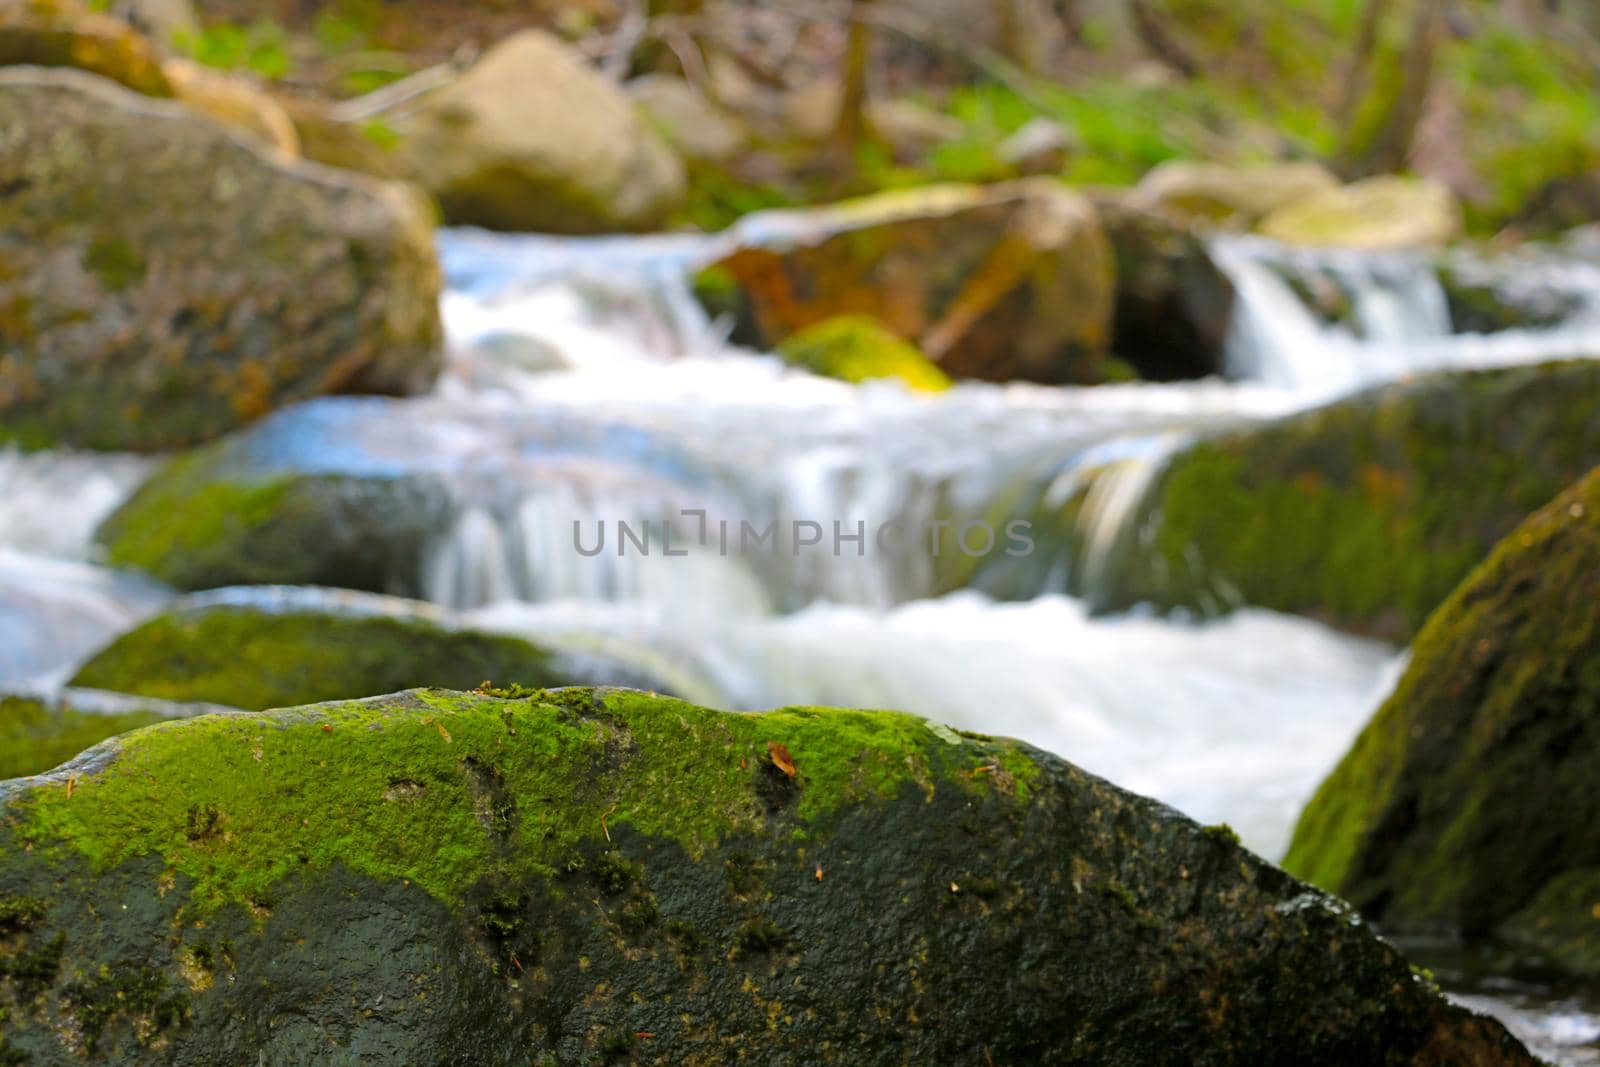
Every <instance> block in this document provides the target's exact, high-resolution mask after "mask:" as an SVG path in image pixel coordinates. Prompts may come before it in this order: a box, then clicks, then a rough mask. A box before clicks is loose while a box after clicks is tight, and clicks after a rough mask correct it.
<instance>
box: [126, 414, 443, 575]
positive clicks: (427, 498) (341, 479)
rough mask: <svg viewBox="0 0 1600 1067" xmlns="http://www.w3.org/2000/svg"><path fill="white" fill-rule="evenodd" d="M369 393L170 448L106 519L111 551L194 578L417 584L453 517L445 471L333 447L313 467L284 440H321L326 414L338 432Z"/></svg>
mask: <svg viewBox="0 0 1600 1067" xmlns="http://www.w3.org/2000/svg"><path fill="white" fill-rule="evenodd" d="M360 403H363V402H361V401H354V400H338V401H324V402H322V403H321V404H320V405H307V406H302V407H299V408H295V409H291V410H289V411H285V412H281V413H279V414H278V415H275V416H274V417H272V418H270V419H267V420H265V421H264V422H262V423H261V424H259V425H258V426H256V427H254V428H253V429H252V430H251V431H249V432H248V433H246V434H244V435H241V436H235V437H231V438H228V439H226V440H223V441H219V442H217V443H215V444H213V445H209V446H207V447H205V448H201V449H197V450H196V451H194V452H191V453H189V454H187V455H185V456H181V457H179V458H177V459H174V460H172V461H171V462H169V463H168V464H167V465H166V466H165V467H163V468H162V469H161V470H159V471H157V472H156V474H155V475H154V476H153V477H151V478H150V480H149V481H147V482H146V483H145V484H144V485H143V486H142V487H140V489H139V491H138V492H136V493H135V494H134V495H133V496H132V497H131V498H130V499H129V500H128V501H127V502H126V503H124V504H123V505H122V507H120V508H119V509H118V510H117V511H115V512H113V513H112V514H111V516H110V517H109V518H107V519H106V521H105V522H104V523H103V524H102V525H101V527H100V529H99V531H98V533H97V534H96V540H97V541H98V542H99V543H100V545H102V546H103V547H104V549H105V553H106V559H107V561H108V562H110V563H112V564H114V565H116V566H119V567H126V568H130V569H133V570H140V571H144V572H146V573H148V574H151V575H154V576H156V577H158V578H160V579H161V580H162V581H164V582H166V583H167V584H168V585H172V586H175V587H176V588H178V589H184V590H196V589H215V588H219V587H221V586H227V585H323V586H336V587H339V588H343V589H357V590H365V591H367V592H374V593H398V594H400V595H410V596H415V595H418V594H419V593H420V592H421V589H420V584H421V580H422V578H421V576H422V570H423V561H424V557H425V553H426V551H427V547H428V544H429V541H430V539H431V538H433V537H434V536H436V535H438V534H440V533H441V532H443V530H444V529H445V528H446V527H447V526H448V523H449V516H450V507H449V493H448V490H447V489H446V487H445V485H444V483H443V481H442V480H441V479H440V478H438V477H437V476H436V475H434V474H432V473H430V472H427V471H416V470H403V469H398V468H395V469H389V468H385V467H383V466H381V465H370V464H368V465H364V464H362V463H360V462H352V463H350V464H347V465H340V464H338V463H337V459H338V456H339V453H335V452H333V451H331V450H330V451H328V452H326V453H324V454H323V455H322V456H320V457H318V461H319V465H316V466H310V467H307V466H302V465H299V464H297V463H296V462H295V461H294V458H293V457H292V456H290V455H287V454H285V453H284V452H283V451H282V449H284V448H287V447H290V446H291V439H293V438H296V437H302V436H303V438H304V440H302V442H301V443H302V444H303V443H306V442H307V441H309V442H315V441H317V440H318V439H319V437H318V435H316V434H315V432H314V431H315V430H316V428H317V427H318V426H321V427H323V428H324V429H326V430H328V431H329V432H330V433H337V430H338V427H339V426H340V425H341V424H344V425H346V426H348V425H349V423H348V422H347V421H346V420H345V419H343V418H342V417H341V416H342V415H343V414H344V413H347V412H351V411H352V408H353V406H354V405H357V404H360ZM370 403H381V402H378V401H372V402H370ZM322 415H325V416H326V418H325V419H324V418H320V417H319V416H322ZM352 447H353V442H349V441H347V442H346V443H345V449H346V451H347V452H348V451H349V450H350V449H351V448H352Z"/></svg>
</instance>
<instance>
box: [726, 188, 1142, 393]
mask: <svg viewBox="0 0 1600 1067" xmlns="http://www.w3.org/2000/svg"><path fill="white" fill-rule="evenodd" d="M733 239H734V240H735V241H736V242H737V244H736V247H735V248H734V249H733V250H732V251H731V252H729V253H728V254H727V255H726V256H725V257H724V258H723V259H722V260H721V261H720V262H719V263H718V264H717V270H719V271H720V272H722V273H723V274H725V275H726V276H729V277H731V278H732V279H733V280H734V281H735V282H737V283H738V286H739V288H740V289H741V290H742V291H743V292H744V294H745V295H746V297H747V299H748V300H749V303H750V306H751V309H752V312H753V315H754V318H755V321H756V322H757V323H758V324H759V326H760V330H761V334H762V337H763V339H764V341H765V342H766V344H768V345H769V346H775V345H777V344H778V343H780V342H782V341H783V339H784V338H786V337H788V336H789V335H791V334H793V333H795V332H797V331H799V330H803V329H805V328H806V327H808V326H814V325H816V324H817V323H819V322H823V321H825V320H827V319H830V318H833V317H835V316H838V315H852V314H862V315H871V316H873V317H875V318H877V319H879V320H880V321H882V322H883V323H885V324H886V325H887V326H888V327H889V328H890V329H891V330H893V331H894V332H895V333H896V334H898V335H900V336H901V337H904V338H907V339H909V340H911V341H912V342H914V343H916V344H917V345H918V347H920V348H921V349H922V351H923V352H925V353H926V354H927V355H928V356H929V358H931V359H933V360H934V362H936V363H938V364H939V366H940V367H941V369H943V370H944V371H945V372H946V373H947V374H949V375H951V376H952V377H956V378H981V379H986V380H990V381H1010V380H1014V379H1019V378H1020V379H1026V380H1031V381H1040V382H1093V381H1097V380H1098V379H1099V376H1100V361H1101V360H1102V358H1103V357H1104V355H1105V352H1106V345H1107V342H1108V340H1109V332H1110V329H1109V328H1110V318H1111V305H1112V296H1113V284H1114V283H1113V273H1114V266H1113V263H1112V257H1111V250H1110V246H1109V245H1108V243H1107V242H1106V238H1105V234H1104V232H1103V230H1102V228H1101V226H1100V222H1099V219H1098V217H1097V215H1096V213H1095V210H1094V207H1093V205H1092V204H1090V203H1089V202H1088V201H1087V200H1086V199H1084V198H1083V197H1081V196H1079V195H1077V194H1075V193H1073V192H1071V191H1069V190H1066V189H1064V188H1062V187H1060V186H1059V185H1057V184H1055V183H1053V182H1050V181H1046V180H1042V179H1041V180H1034V181H1025V182H1016V183H1012V184H1007V185H997V186H989V187H983V188H980V187H976V186H960V185H946V186H932V187H927V188H922V189H914V190H908V191H905V192H896V193H886V194H882V195H879V196H874V197H869V198H866V199H863V200H855V201H849V202H846V203H842V204H836V205H833V206H830V207H824V208H816V209H811V210H800V211H781V212H769V213H765V214H761V215H756V216H752V217H750V218H748V219H747V220H745V221H744V222H743V223H741V225H740V226H739V227H738V229H737V230H736V231H735V233H734V238H733Z"/></svg>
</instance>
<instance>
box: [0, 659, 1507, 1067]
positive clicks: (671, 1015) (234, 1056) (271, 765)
mask: <svg viewBox="0 0 1600 1067" xmlns="http://www.w3.org/2000/svg"><path fill="white" fill-rule="evenodd" d="M69 782H70V783H71V785H69V784H68V783H69ZM0 924H3V929H4V933H5V936H4V938H3V939H0V960H3V961H4V967H3V970H0V973H3V974H4V975H5V977H0V998H3V1000H0V1003H4V1005H5V1007H6V1008H7V1010H8V1015H7V1017H6V1024H5V1030H4V1035H3V1039H0V1040H3V1045H0V1048H3V1049H4V1051H5V1052H6V1053H7V1054H9V1055H10V1056H12V1057H13V1058H15V1057H30V1056H31V1057H35V1058H51V1059H59V1058H66V1057H71V1056H75V1055H87V1056H89V1057H91V1058H96V1059H99V1060H103V1061H112V1060H114V1061H116V1062H122V1063H156V1062H160V1063H169V1064H214V1063H223V1062H240V1061H243V1062H251V1063H254V1062H268V1063H296V1062H306V1061H310V1060H319V1059H323V1058H326V1057H327V1056H328V1055H329V1052H330V1049H331V1050H336V1052H337V1053H338V1054H339V1055H341V1056H346V1057H349V1058H351V1059H359V1060H361V1061H363V1062H366V1061H369V1060H370V1061H371V1062H375V1063H435V1062H445V1061H451V1062H470V1063H474V1064H486V1065H495V1064H508V1065H509V1064H531V1063H554V1062H560V1063H577V1062H589V1061H595V1062H598V1061H601V1060H605V1059H612V1060H615V1059H622V1058H627V1059H630V1060H631V1061H634V1062H648V1063H664V1064H665V1063H670V1064H682V1063H727V1062H732V1061H741V1062H752V1063H779V1062H788V1061H790V1060H795V1059H804V1060H805V1061H806V1062H814V1063H849V1064H878V1063H884V1064H887V1063H907V1062H911V1063H966V1062H974V1063H983V1062H987V1061H990V1060H992V1061H994V1062H996V1063H1044V1062H1048V1063H1085V1064H1089V1063H1092V1064H1097V1065H1104V1067H1118V1065H1135V1064H1138V1065H1146V1064H1152V1063H1215V1064H1247V1063H1264V1062H1274V1061H1276V1060H1278V1059H1281V1058H1282V1056H1283V1055H1284V1054H1285V1050H1291V1049H1292V1050H1293V1055H1294V1059H1295V1062H1296V1063H1302V1064H1329V1065H1332V1064H1339V1065H1344V1064H1352V1063H1371V1064H1418V1065H1423V1064H1426V1065H1440V1067H1442V1065H1445V1064H1452V1065H1453V1064H1485V1065H1487V1064H1531V1063H1532V1062H1533V1061H1532V1059H1531V1057H1529V1056H1528V1055H1527V1054H1526V1053H1525V1052H1524V1051H1522V1050H1521V1048H1520V1047H1519V1046H1517V1045H1516V1043H1515V1042H1514V1041H1513V1040H1512V1039H1511V1038H1510V1037H1509V1036H1507V1034H1506V1033H1505V1031H1504V1030H1503V1029H1502V1028H1501V1027H1500V1025H1499V1024H1498V1023H1495V1022H1493V1021H1491V1020H1488V1019H1484V1018H1482V1017H1478V1016H1474V1015H1472V1014H1470V1013H1468V1012H1467V1011H1465V1010H1464V1009H1461V1008H1458V1007H1455V1006H1452V1005H1450V1004H1449V1003H1447V1002H1446V1001H1445V999H1444V998H1443V997H1442V996H1441V995H1440V994H1439V993H1438V992H1437V990H1435V989H1434V988H1433V987H1432V986H1431V985H1430V983H1429V982H1428V981H1427V980H1426V979H1425V978H1424V977H1422V976H1421V975H1419V974H1418V973H1415V972H1414V971H1413V970H1412V969H1411V968H1410V967H1409V966H1408V965H1407V964H1406V962H1405V960H1404V959H1403V958H1402V957H1400V956H1399V955H1398V954H1397V953H1396V952H1395V951H1394V950H1393V949H1392V948H1390V947H1389V946H1388V945H1387V944H1385V943H1384V942H1382V941H1381V940H1379V939H1377V938H1376V937H1374V936H1373V935H1372V933H1371V932H1370V931H1369V930H1368V929H1367V928H1366V927H1365V926H1364V925H1363V924H1362V923H1361V922H1360V921H1359V920H1358V919H1356V918H1354V917H1353V916H1352V915H1350V914H1349V913H1348V911H1347V909H1346V908H1345V906H1344V905H1342V904H1340V903H1339V902H1337V901H1335V900H1333V899H1332V898H1329V897H1325V896H1322V895H1321V894H1319V893H1317V892H1315V891H1313V890H1311V889H1309V888H1308V887H1306V886H1304V885H1302V884H1300V883H1298V882H1296V881H1294V880H1293V879H1291V878H1289V877H1288V876H1286V875H1284V874H1283V873H1282V872H1280V871H1278V870H1276V869H1275V868H1272V867H1270V866H1268V865H1267V864H1265V863H1263V862H1262V861H1260V860H1259V859H1257V858H1255V857H1254V856H1252V855H1250V854H1249V853H1247V852H1244V851H1243V850H1241V849H1240V848H1239V846H1238V844H1237V842H1236V841H1235V839H1234V838H1233V837H1232V835H1231V834H1229V833H1227V832H1226V831H1225V830H1221V829H1212V830H1202V829H1201V828H1200V827H1198V826H1196V825H1194V824H1193V823H1191V822H1189V821H1188V820H1187V819H1184V818H1182V817H1181V816H1179V815H1177V814H1176V813H1174V812H1172V811H1170V810H1168V809H1166V808H1164V807H1162V806H1161V805H1159V804H1157V803H1155V802H1153V801H1149V800H1144V799H1141V798H1138V797H1134V796H1131V795H1129V794H1126V793H1123V792H1121V791H1120V790H1117V789H1115V788H1114V787H1112V786H1110V785H1107V784H1106V783H1105V782H1103V781H1100V780H1099V779H1096V778H1094V777H1092V776H1090V775H1087V774H1085V773H1083V772H1082V771H1080V770H1078V769H1077V768H1075V767H1073V766H1071V765H1070V764H1067V763H1065V762H1063V761H1061V760H1059V759H1056V758H1055V757H1053V756H1049V755H1047V754H1045V753H1043V752H1039V751H1037V750H1034V749H1030V748H1028V747H1026V746H1024V745H1021V744H1019V743H1016V742H1011V741H1002V740H993V739H989V738H981V737H976V736H971V735H957V734H955V733H953V732H951V731H949V730H948V729H945V728H943V727H937V726H933V725H930V724H929V723H926V722H924V721H923V720H920V719H916V718H912V717H910V716H905V715H898V714H891V713H884V712H858V711H824V710H816V709H791V710H785V711H779V712H773V713H769V714H762V715H738V714H728V713H724V712H715V711H708V710H705V709H703V708H698V707H694V706H691V705H688V704H683V703H678V702H674V701H668V700H663V699H659V698H652V697H646V696H644V695H643V694H639V693H631V692H620V691H615V690H611V691H588V690H566V691H561V692H549V693H536V694H530V695H527V696H516V697H513V698H509V699H500V698H495V697H491V696H464V695H461V694H456V693H447V692H440V691H436V690H435V691H419V692H412V693H405V694H400V695H397V696H391V697H384V698H379V699H376V700H371V701H366V702H359V703H343V704H331V705H323V706H320V707H312V708H301V709H294V710H288V711H278V712H268V713H265V714H262V715H256V716H217V717H209V718H204V719H198V720H194V721H191V722H187V723H183V724H177V725H171V726H163V727H159V728H155V729H152V730H147V731H143V732H140V733H137V734H133V735H131V736H129V737H126V738H124V739H122V740H119V741H115V742H112V743H110V744H107V745H105V746H102V747H100V748H98V749H96V750H94V751H93V752H91V753H88V754H86V755H85V756H84V757H83V758H82V759H80V760H79V761H78V762H77V763H76V764H74V765H73V766H72V767H71V768H70V769H68V770H66V771H63V772H58V773H57V774H55V775H52V776H50V777H48V778H38V779H32V780H28V781H25V782H21V783H12V784H9V785H6V786H0Z"/></svg>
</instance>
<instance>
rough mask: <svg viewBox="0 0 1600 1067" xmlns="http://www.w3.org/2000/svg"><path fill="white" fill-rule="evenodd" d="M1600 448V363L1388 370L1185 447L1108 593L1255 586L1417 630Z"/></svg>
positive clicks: (1171, 595) (1148, 506) (1212, 603)
mask: <svg viewBox="0 0 1600 1067" xmlns="http://www.w3.org/2000/svg"><path fill="white" fill-rule="evenodd" d="M1597 462H1600V363H1597V362H1594V361H1589V360H1578V361H1572V362H1564V363H1551V364H1544V365H1540V366H1530V367H1516V368H1511V369H1502V370H1491V371H1475V372H1466V373H1462V372H1455V373H1440V374H1433V375H1428V376H1425V377H1422V378H1418V379H1416V380H1414V381H1410V382H1404V383H1400V384H1395V385H1388V386H1383V387H1380V388H1377V389H1374V390H1371V391H1369V392H1366V393H1362V394H1360V395H1358V396H1355V397H1352V398H1350V399H1347V400H1344V401H1341V402H1339V403H1336V404H1333V405H1331V406H1329V407H1325V408H1321V409H1318V410H1316V411H1311V412H1308V413H1305V414H1302V415H1296V416H1292V417H1290V418H1287V419H1283V420H1281V421H1278V422H1274V423H1270V424H1268V425H1265V426H1261V427H1259V428H1255V429H1250V430H1244V431H1239V432H1235V433H1232V434H1227V435H1224V436H1221V437H1217V438H1213V439H1209V440H1204V441H1201V442H1200V443H1198V444H1196V445H1194V446H1193V447H1191V448H1189V449H1188V450H1186V451H1184V452H1181V453H1179V454H1178V455H1177V456H1176V457H1174V458H1173V459H1172V461H1171V463H1170V464H1169V466H1168V468H1167V470H1166V471H1165V473H1164V474H1162V475H1161V477H1160V478H1159V479H1158V480H1157V481H1156V483H1155V486H1154V488H1153V489H1152V491H1151V492H1150V494H1149V496H1148V498H1147V499H1146V501H1145V503H1144V504H1143V505H1142V508H1141V513H1140V515H1139V516H1138V517H1137V518H1136V520H1135V523H1134V526H1135V527H1136V528H1137V529H1138V530H1139V531H1141V533H1140V535H1139V536H1137V537H1128V538H1125V539H1124V541H1125V543H1124V544H1123V545H1122V546H1120V548H1119V551H1118V552H1117V553H1116V554H1115V555H1116V558H1115V559H1114V560H1113V562H1112V564H1111V567H1112V569H1113V572H1112V574H1111V575H1110V576H1109V579H1108V580H1107V581H1106V582H1105V583H1104V585H1105V590H1106V591H1105V593H1104V594H1102V595H1103V596H1104V602H1103V603H1102V605H1101V606H1103V607H1126V606H1130V605H1132V604H1137V603H1141V602H1148V603H1152V604H1157V605H1168V606H1171V605H1182V606H1186V607H1194V608H1199V609H1201V610H1203V611H1206V612H1208V613H1209V612H1217V611H1223V610H1228V609H1230V608H1231V607H1233V606H1236V605H1238V604H1253V605H1258V606H1261V607H1268V608H1274V609H1276V610H1280V611H1290V612H1296V613H1299V614H1303V615H1311V616H1314V617H1317V618H1321V619H1324V620H1326V621H1328V622H1329V623H1331V624H1333V625H1336V626H1339V627H1341V628H1344V629H1348V630H1352V631H1356V632H1360V633H1367V634H1372V635H1375V636H1380V637H1385V638H1389V639H1392V640H1396V641H1405V640H1408V639H1409V638H1410V637H1411V635H1413V634H1414V633H1416V631H1417V628H1418V627H1419V626H1420V625H1421V624H1422V622H1423V621H1424V620H1425V619H1426V618H1427V617H1428V614H1429V613H1430V612H1431V611H1433V609H1434V608H1436V607H1437V606H1438V605H1439V604H1440V602H1441V601H1443V600H1444V599H1445V597H1447V596H1448V595H1449V594H1450V591H1451V590H1452V589H1454V588H1455V586H1456V585H1457V584H1458V583H1459V582H1460V581H1461V580H1462V579H1463V578H1464V577H1466V575H1467V574H1469V573H1470V572H1471V571H1472V568H1473V567H1475V566H1477V564H1478V563H1480V562H1481V561H1482V560H1483V559H1484V557H1485V556H1487V555H1488V553H1489V550H1490V549H1491V548H1493V547H1494V545H1495V543H1496V542H1498V541H1499V540H1500V539H1501V538H1502V537H1504V536H1505V535H1506V534H1507V533H1509V532H1510V531H1511V530H1512V529H1513V528H1514V527H1515V526H1516V525H1517V523H1519V522H1521V521H1522V520H1523V519H1524V518H1525V517H1527V515H1529V514H1530V513H1531V512H1533V511H1534V510H1535V509H1537V508H1538V507H1540V506H1541V505H1543V504H1545V503H1546V502H1548V501H1549V500H1550V499H1551V498H1552V497H1554V496H1555V495H1556V494H1557V493H1559V492H1561V490H1562V489H1563V488H1565V487H1566V486H1567V485H1570V484H1571V483H1572V481H1573V480H1574V479H1576V478H1578V477H1580V476H1581V475H1582V474H1583V473H1584V472H1585V471H1587V470H1589V469H1590V468H1591V467H1593V466H1594V465H1595V464H1596V463H1597Z"/></svg>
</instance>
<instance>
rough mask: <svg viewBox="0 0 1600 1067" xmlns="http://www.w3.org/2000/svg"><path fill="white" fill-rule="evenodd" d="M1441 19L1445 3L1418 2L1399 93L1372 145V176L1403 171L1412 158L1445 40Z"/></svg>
mask: <svg viewBox="0 0 1600 1067" xmlns="http://www.w3.org/2000/svg"><path fill="white" fill-rule="evenodd" d="M1444 15H1445V0H1418V4H1417V11H1416V17H1415V19H1414V20H1413V22H1412V26H1411V40H1410V43H1409V44H1408V45H1407V46H1406V51H1405V55H1404V57H1403V58H1402V60H1401V72H1400V91H1399V94H1398V96H1396V98H1395V100H1394V103H1393V105H1392V106H1391V108H1390V110H1389V114H1388V116H1387V118H1386V120H1385V121H1384V124H1383V126H1382V128H1381V129H1380V132H1379V134H1378V138H1377V140H1376V142H1375V143H1374V144H1373V153H1372V156H1371V161H1370V164H1369V167H1368V169H1369V170H1370V171H1372V172H1374V173H1380V174H1383V173H1391V172H1393V171H1398V170H1402V169H1404V168H1405V165H1406V161H1407V159H1408V158H1409V157H1410V155H1411V146H1412V143H1413V142H1414V141H1415V139H1416V135H1417V124H1418V122H1420V121H1421V119H1422V114H1423V110H1424V108H1425V106H1426V104H1427V97H1428V90H1429V87H1430V86H1431V84H1432V82H1433V68H1434V60H1435V59H1436V58H1437V57H1438V53H1439V46H1440V44H1441V43H1442V41H1443V38H1444V29H1445V19H1444Z"/></svg>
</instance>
